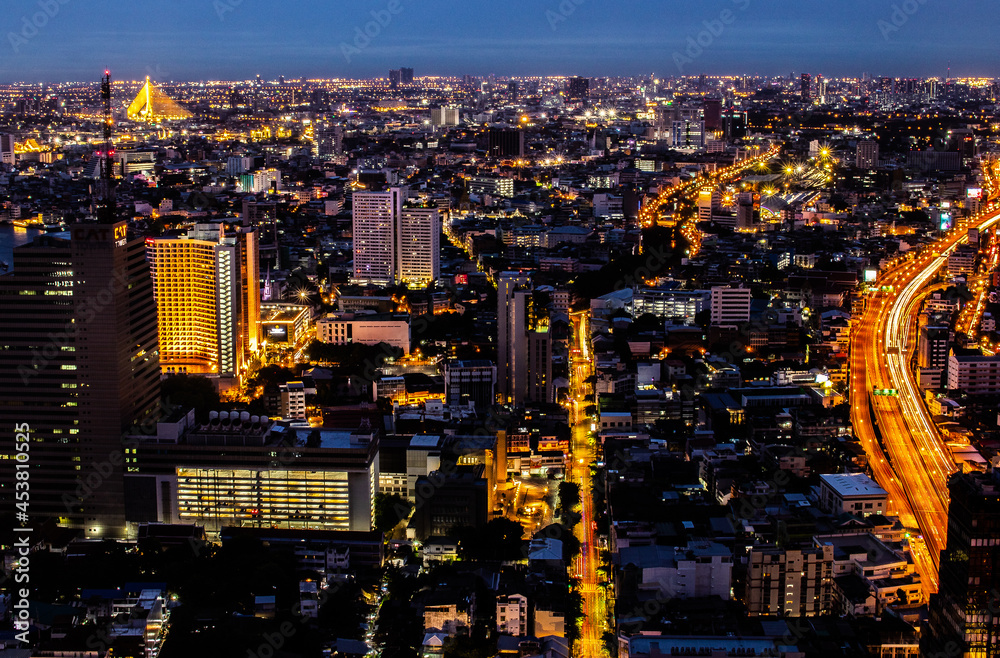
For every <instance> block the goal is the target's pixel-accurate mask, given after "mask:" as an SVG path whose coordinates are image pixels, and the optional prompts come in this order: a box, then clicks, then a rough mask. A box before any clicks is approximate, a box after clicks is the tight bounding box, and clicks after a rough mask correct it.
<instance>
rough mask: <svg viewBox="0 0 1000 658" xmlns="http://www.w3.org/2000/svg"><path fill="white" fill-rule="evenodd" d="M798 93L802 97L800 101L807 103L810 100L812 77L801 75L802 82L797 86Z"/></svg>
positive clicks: (805, 74) (806, 74)
mask: <svg viewBox="0 0 1000 658" xmlns="http://www.w3.org/2000/svg"><path fill="white" fill-rule="evenodd" d="M799 93H800V94H801V96H802V101H803V102H805V103H808V102H809V101H811V100H812V76H811V75H809V74H808V73H803V74H802V80H801V82H800V85H799Z"/></svg>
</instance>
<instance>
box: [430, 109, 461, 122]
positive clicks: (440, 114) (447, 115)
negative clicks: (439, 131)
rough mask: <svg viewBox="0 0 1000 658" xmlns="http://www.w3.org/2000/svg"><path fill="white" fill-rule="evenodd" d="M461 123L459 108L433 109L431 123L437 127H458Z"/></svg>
mask: <svg viewBox="0 0 1000 658" xmlns="http://www.w3.org/2000/svg"><path fill="white" fill-rule="evenodd" d="M459 121H460V117H459V109H458V108H457V107H436V108H432V109H431V123H432V124H434V125H435V126H457V125H458V124H459Z"/></svg>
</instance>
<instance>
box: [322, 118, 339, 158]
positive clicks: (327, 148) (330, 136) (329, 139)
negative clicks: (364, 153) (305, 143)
mask: <svg viewBox="0 0 1000 658" xmlns="http://www.w3.org/2000/svg"><path fill="white" fill-rule="evenodd" d="M343 150H344V129H343V128H342V127H341V126H330V127H329V128H320V129H318V130H317V131H316V157H318V158H321V159H324V160H328V159H330V158H333V157H334V156H337V155H340V154H341V153H342V152H343Z"/></svg>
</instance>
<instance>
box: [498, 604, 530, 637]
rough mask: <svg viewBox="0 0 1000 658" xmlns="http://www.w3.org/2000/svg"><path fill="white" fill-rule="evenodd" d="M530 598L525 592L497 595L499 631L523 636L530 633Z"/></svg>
mask: <svg viewBox="0 0 1000 658" xmlns="http://www.w3.org/2000/svg"><path fill="white" fill-rule="evenodd" d="M529 630H530V627H529V626H528V598H527V597H526V596H524V595H523V594H507V595H501V596H498V597H497V632H498V633H505V634H507V635H513V636H514V637H523V636H525V635H528V631H529Z"/></svg>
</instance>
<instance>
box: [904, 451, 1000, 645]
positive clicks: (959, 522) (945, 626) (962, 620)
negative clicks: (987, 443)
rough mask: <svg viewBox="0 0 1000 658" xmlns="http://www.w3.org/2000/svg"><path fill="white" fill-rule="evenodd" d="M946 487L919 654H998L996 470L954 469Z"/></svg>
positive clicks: (999, 504)
mask: <svg viewBox="0 0 1000 658" xmlns="http://www.w3.org/2000/svg"><path fill="white" fill-rule="evenodd" d="M948 491H949V492H950V495H951V502H950V504H949V505H948V544H947V547H946V548H945V549H944V550H943V551H941V569H940V587H939V589H938V592H937V594H932V595H931V598H930V604H929V613H930V619H929V632H928V633H927V635H926V637H925V638H924V641H923V642H922V643H921V647H920V648H921V655H925V656H933V655H945V653H944V652H948V653H947V655H954V656H976V657H980V656H981V657H983V658H992V657H993V656H1000V642H998V641H997V637H998V636H1000V606H998V602H1000V594H998V590H1000V539H998V528H1000V472H998V471H997V470H995V469H990V470H989V471H988V472H986V473H976V472H973V473H961V472H959V473H956V474H955V475H952V476H951V479H950V480H949V481H948ZM955 649H957V650H955Z"/></svg>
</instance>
